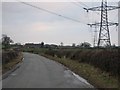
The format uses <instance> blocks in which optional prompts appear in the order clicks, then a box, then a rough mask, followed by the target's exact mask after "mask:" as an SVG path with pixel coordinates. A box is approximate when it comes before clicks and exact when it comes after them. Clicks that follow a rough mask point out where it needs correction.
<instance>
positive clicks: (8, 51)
mask: <svg viewBox="0 0 120 90" xmlns="http://www.w3.org/2000/svg"><path fill="white" fill-rule="evenodd" d="M11 43H13V40H12V39H11V38H10V37H8V36H7V35H5V34H3V35H2V73H3V74H4V73H5V72H6V71H8V70H9V69H11V68H12V67H14V66H15V65H16V64H17V63H19V62H21V60H22V53H21V51H20V50H18V49H17V50H14V49H13V47H11Z"/></svg>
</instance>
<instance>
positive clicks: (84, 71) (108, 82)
mask: <svg viewBox="0 0 120 90" xmlns="http://www.w3.org/2000/svg"><path fill="white" fill-rule="evenodd" d="M40 55H42V56H45V57H47V58H49V59H52V60H54V61H57V62H59V63H61V64H63V65H65V66H66V67H68V68H69V69H70V70H72V71H73V72H75V73H76V74H78V75H80V76H82V77H83V78H85V79H86V80H88V82H90V83H91V84H92V85H93V86H94V87H96V88H98V89H103V90H107V89H108V88H117V89H120V86H119V81H118V78H117V77H113V76H111V75H109V73H106V72H104V71H101V70H100V69H98V68H95V67H94V66H92V65H90V64H86V63H80V62H78V61H77V60H71V59H67V58H58V57H52V56H49V55H46V54H40Z"/></svg>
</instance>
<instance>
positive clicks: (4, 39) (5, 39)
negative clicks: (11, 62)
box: [2, 34, 13, 49]
mask: <svg viewBox="0 0 120 90" xmlns="http://www.w3.org/2000/svg"><path fill="white" fill-rule="evenodd" d="M11 43H13V40H12V39H11V38H10V37H8V36H7V35H6V34H3V35H2V45H3V47H4V49H9V48H10V44H11Z"/></svg>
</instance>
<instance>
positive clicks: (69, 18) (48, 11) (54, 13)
mask: <svg viewBox="0 0 120 90" xmlns="http://www.w3.org/2000/svg"><path fill="white" fill-rule="evenodd" d="M19 2H20V3H22V4H25V5H28V6H31V7H34V8H36V9H39V10H42V11H44V12H47V13H50V14H53V15H56V16H59V17H62V18H65V19H68V20H71V21H74V22H78V23H82V24H86V23H83V22H81V21H79V20H76V19H73V18H71V17H67V16H63V15H61V14H58V13H56V12H53V11H50V10H47V9H44V8H41V7H37V6H35V5H32V4H29V3H26V2H21V1H19Z"/></svg>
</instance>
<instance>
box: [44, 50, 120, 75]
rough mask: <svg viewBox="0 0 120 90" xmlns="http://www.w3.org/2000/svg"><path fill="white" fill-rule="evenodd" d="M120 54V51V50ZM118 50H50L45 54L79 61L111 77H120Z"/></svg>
mask: <svg viewBox="0 0 120 90" xmlns="http://www.w3.org/2000/svg"><path fill="white" fill-rule="evenodd" d="M119 52H120V50H119ZM119 52H118V49H79V50H68V49H64V50H62V49H61V50H60V49H58V50H48V51H46V52H45V54H48V55H51V56H55V55H56V56H57V57H59V58H61V57H64V56H66V58H70V59H72V60H78V61H79V62H82V63H88V64H91V65H93V66H94V67H97V68H100V69H101V70H103V71H106V72H109V73H110V74H111V75H115V76H119V75H120V70H119V68H120V60H119V58H120V55H119V54H120V53H119Z"/></svg>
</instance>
